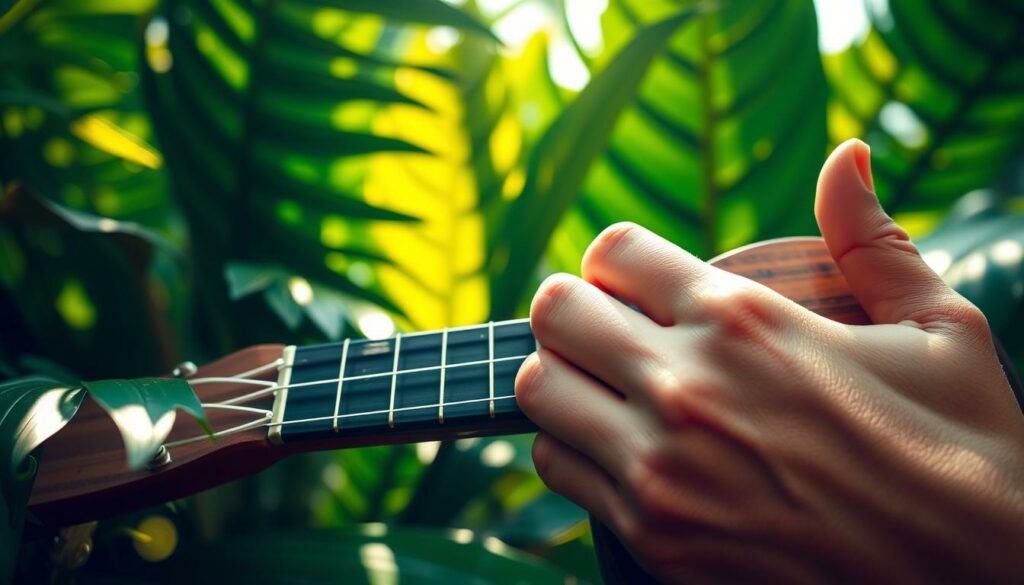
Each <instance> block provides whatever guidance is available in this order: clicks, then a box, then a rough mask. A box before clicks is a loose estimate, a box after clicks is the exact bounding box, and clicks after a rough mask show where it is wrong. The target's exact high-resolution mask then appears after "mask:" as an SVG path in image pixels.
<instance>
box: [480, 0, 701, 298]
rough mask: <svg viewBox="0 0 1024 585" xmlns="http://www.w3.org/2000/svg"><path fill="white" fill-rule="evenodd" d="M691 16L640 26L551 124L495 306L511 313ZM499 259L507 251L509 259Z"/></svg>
mask: <svg viewBox="0 0 1024 585" xmlns="http://www.w3.org/2000/svg"><path fill="white" fill-rule="evenodd" d="M692 17H693V12H692V11H689V10H688V11H685V12H683V13H680V14H677V15H675V16H672V17H670V18H667V19H665V20H663V21H661V22H658V23H656V24H653V25H650V26H648V27H644V28H642V29H641V30H639V31H638V32H637V34H636V36H635V37H634V39H633V40H632V41H631V42H630V43H629V45H628V46H627V47H626V48H625V49H623V50H622V52H621V53H619V54H618V55H617V56H616V57H615V59H614V60H613V61H612V62H611V63H610V64H609V65H608V67H607V68H606V69H605V70H604V71H602V72H601V73H600V74H598V75H597V76H596V77H594V78H593V79H592V80H591V82H590V84H588V85H587V87H586V88H584V90H583V91H582V92H581V93H580V95H579V96H578V97H577V98H576V101H574V102H573V103H572V104H571V105H570V106H569V107H567V108H566V109H565V110H564V111H563V112H562V114H561V115H560V116H559V117H558V119H556V120H555V122H554V123H553V124H552V125H551V126H550V127H549V128H548V130H547V131H546V132H545V134H544V136H543V137H542V138H541V140H540V142H539V144H537V147H536V148H535V149H534V151H533V153H532V154H531V157H530V162H529V167H528V169H527V174H526V184H525V186H524V187H523V191H522V193H521V194H520V195H519V198H518V199H516V201H515V203H514V204H513V207H512V209H511V210H510V212H509V217H508V218H507V219H506V220H505V221H504V222H503V226H502V227H503V228H504V229H503V231H502V232H500V233H499V234H498V236H497V238H496V244H495V246H494V249H495V251H494V253H493V254H494V256H495V257H497V258H498V259H499V261H498V262H495V263H492V282H493V286H492V289H491V290H492V292H491V298H492V302H491V306H492V313H493V314H494V315H497V316H507V315H510V314H511V313H512V311H513V310H514V309H515V305H516V303H517V302H518V300H519V298H520V297H521V296H522V292H523V290H524V289H525V287H526V286H527V284H528V282H529V276H530V273H531V272H532V271H533V269H534V267H535V266H536V264H537V261H538V260H539V258H540V255H541V254H542V253H543V251H544V248H545V247H546V245H547V242H548V239H549V237H550V234H551V233H552V232H553V231H554V230H555V227H556V226H557V225H558V222H559V221H560V220H561V218H562V216H563V215H564V214H565V212H566V211H567V210H568V209H569V207H570V206H571V205H572V204H573V202H574V201H575V200H576V196H577V194H578V191H579V188H580V186H581V185H582V183H583V180H584V178H585V177H586V174H587V171H588V170H589V169H590V166H591V163H593V161H594V160H595V159H596V158H597V157H598V156H599V155H600V154H601V152H602V151H603V150H604V148H605V145H606V144H607V140H608V137H609V136H610V135H611V132H612V129H613V128H614V127H615V123H616V121H617V120H618V116H619V114H620V113H621V112H622V111H623V109H624V108H625V107H626V106H627V105H628V104H629V103H630V101H631V100H632V99H633V98H634V96H635V93H636V89H637V87H639V85H640V82H641V80H643V78H644V74H645V73H646V72H647V68H648V66H649V65H650V64H651V62H652V61H653V60H654V58H655V57H656V56H657V55H658V54H659V53H660V52H661V51H662V50H663V49H664V47H665V44H666V43H667V42H668V41H669V39H670V38H671V37H672V34H673V33H674V32H675V31H676V30H677V29H678V28H679V27H680V26H681V25H682V24H683V23H685V22H687V21H688V20H690V19H691V18H692ZM500 259H507V264H506V263H505V262H501V260H500Z"/></svg>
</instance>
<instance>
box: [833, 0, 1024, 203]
mask: <svg viewBox="0 0 1024 585" xmlns="http://www.w3.org/2000/svg"><path fill="white" fill-rule="evenodd" d="M867 4H868V6H869V7H870V8H871V10H870V14H871V17H872V25H873V27H872V29H871V31H870V33H869V34H868V35H867V36H866V37H865V38H864V39H863V41H862V42H860V43H857V44H855V45H854V46H851V47H850V48H849V49H847V50H846V51H844V52H842V53H839V54H837V55H833V56H829V57H827V58H826V69H827V72H828V76H829V79H830V81H831V84H832V86H833V87H834V90H835V91H834V95H835V99H834V100H833V104H832V106H831V111H830V134H831V139H832V141H833V142H834V143H838V142H840V141H842V140H844V139H846V138H849V137H851V136H862V137H864V138H866V139H867V140H868V142H869V143H870V144H871V146H872V160H873V165H872V167H873V168H872V170H873V172H874V177H875V186H876V189H877V191H878V195H879V198H881V199H882V201H883V203H884V204H885V205H886V208H887V209H888V210H890V211H891V212H902V211H920V210H937V209H938V210H941V209H944V208H945V207H946V206H948V205H949V204H950V203H952V201H953V200H955V199H956V198H957V197H959V196H961V195H962V194H963V193H966V192H967V191H970V190H972V189H978V188H984V187H988V186H990V185H991V183H992V181H994V180H995V179H996V178H998V177H999V176H1000V175H1001V174H1002V173H1004V172H1005V171H1006V170H1007V163H1008V162H1009V161H1010V160H1011V159H1012V157H1013V156H1015V155H1016V154H1018V153H1019V148H1020V146H1021V144H1022V141H1021V136H1022V135H1024V132H1022V131H1024V6H1022V5H1021V4H1020V3H1019V2H1005V1H1002V0H979V1H975V0H937V1H927V0H903V1H900V2H887V3H884V5H883V4H881V3H870V2H869V3H867Z"/></svg>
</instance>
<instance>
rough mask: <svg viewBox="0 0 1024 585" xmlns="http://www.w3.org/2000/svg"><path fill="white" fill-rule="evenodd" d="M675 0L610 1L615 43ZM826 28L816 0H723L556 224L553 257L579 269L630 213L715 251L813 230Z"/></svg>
mask: <svg viewBox="0 0 1024 585" xmlns="http://www.w3.org/2000/svg"><path fill="white" fill-rule="evenodd" d="M676 6H678V3H677V2H670V1H660V2H646V1H644V2H640V1H637V0H613V1H612V2H610V3H609V8H608V10H607V11H606V13H605V15H604V17H603V30H604V38H605V44H606V51H605V54H607V53H608V52H611V51H615V50H616V48H617V47H618V46H620V45H621V44H622V43H623V42H625V40H626V39H629V38H632V36H633V35H634V34H635V31H636V30H638V27H640V26H642V24H643V23H646V22H650V21H651V20H652V19H656V18H658V17H659V16H660V15H662V14H664V13H665V12H666V11H669V10H673V9H676ZM816 29H817V26H816V21H815V14H814V6H813V4H812V2H810V0H772V1H769V2H750V1H741V2H721V3H714V4H712V5H710V6H709V8H708V9H707V10H705V11H704V12H703V13H701V14H700V15H699V16H697V17H696V18H694V19H693V21H692V22H690V23H688V24H686V25H685V26H683V27H682V30H680V31H679V32H678V33H677V34H676V35H675V36H674V37H673V39H672V41H671V42H670V43H669V46H668V49H667V50H666V51H665V52H664V53H663V54H662V55H661V56H660V57H659V58H658V59H657V60H656V61H655V63H654V65H653V66H652V67H651V71H650V73H649V74H648V75H647V77H646V79H645V80H644V83H643V85H642V87H641V89H640V91H639V95H637V96H636V98H635V100H634V101H633V103H632V105H631V107H630V108H629V109H627V111H626V112H625V114H624V115H623V118H622V121H621V122H620V123H619V124H618V126H617V127H616V130H615V133H614V135H613V136H612V139H611V144H610V145H609V146H608V148H607V150H606V151H605V153H604V156H603V158H602V159H601V160H600V162H599V163H598V164H597V165H595V168H594V169H593V170H592V171H591V172H590V174H589V175H588V178H587V181H586V183H585V185H584V190H583V194H582V196H581V198H580V201H579V205H578V206H577V208H576V209H575V210H574V212H573V213H572V214H570V215H569V216H568V217H566V218H565V220H564V221H563V222H562V224H561V226H560V228H559V230H558V232H557V233H556V235H555V238H554V239H553V242H552V245H551V248H550V249H549V252H550V254H549V258H550V259H551V261H552V264H553V267H555V268H559V269H563V270H569V271H577V270H578V269H579V268H578V267H579V259H580V256H581V254H582V251H583V250H584V248H585V247H586V245H587V244H588V243H589V242H590V240H591V239H592V238H593V237H594V235H596V233H597V232H598V231H599V230H600V229H602V228H603V227H605V226H607V225H608V224H610V223H613V222H615V221H620V220H631V221H636V222H638V223H640V224H643V225H646V226H648V227H649V228H651V229H653V230H654V231H656V232H658V233H660V234H662V235H664V236H665V237H667V238H669V239H671V240H673V241H675V242H676V243H678V244H680V245H682V246H683V247H685V248H686V249H688V250H690V251H692V252H693V253H695V254H697V255H700V256H704V257H707V256H710V255H713V254H716V253H718V252H721V251H723V250H726V249H730V248H733V247H735V246H738V245H741V244H744V243H747V242H750V241H753V240H758V239H763V238H767V237H772V236H781V235H792V234H802V233H808V232H810V231H812V230H813V229H814V220H813V215H812V211H811V209H812V205H811V204H812V200H813V194H814V182H815V178H816V176H817V172H818V168H819V167H820V164H821V161H822V155H823V153H824V151H825V142H826V132H825V98H826V86H825V79H824V74H823V72H822V67H821V62H820V59H819V56H818V51H817V46H816V41H815V39H816ZM607 59H608V57H607V56H599V58H598V59H597V61H596V63H597V65H596V66H597V67H600V64H601V63H602V61H607Z"/></svg>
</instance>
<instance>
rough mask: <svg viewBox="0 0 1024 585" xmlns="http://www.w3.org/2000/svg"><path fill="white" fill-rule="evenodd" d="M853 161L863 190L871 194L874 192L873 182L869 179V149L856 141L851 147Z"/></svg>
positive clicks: (864, 144)
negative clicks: (862, 184) (855, 163)
mask: <svg viewBox="0 0 1024 585" xmlns="http://www.w3.org/2000/svg"><path fill="white" fill-rule="evenodd" d="M853 154H854V157H853V158H854V160H855V161H856V162H857V171H859V172H860V180H861V181H862V182H863V183H864V188H865V189H867V190H868V191H871V192H872V193H874V192H875V180H874V179H873V178H872V177H871V147H870V146H868V145H867V144H866V143H864V142H861V141H860V140H858V141H857V142H856V145H855V146H854V147H853Z"/></svg>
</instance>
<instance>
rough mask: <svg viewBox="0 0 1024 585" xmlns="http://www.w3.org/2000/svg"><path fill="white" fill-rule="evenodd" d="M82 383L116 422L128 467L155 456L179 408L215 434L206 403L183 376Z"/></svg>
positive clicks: (143, 463) (139, 464) (137, 465)
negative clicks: (126, 456)
mask: <svg viewBox="0 0 1024 585" xmlns="http://www.w3.org/2000/svg"><path fill="white" fill-rule="evenodd" d="M83 384H84V386H85V388H86V389H87V390H88V391H89V394H90V396H92V397H93V399H94V400H95V401H96V402H97V403H98V404H99V405H100V406H102V407H103V409H104V410H106V411H107V413H109V414H110V416H111V418H113V419H114V422H115V423H117V428H118V430H120V431H121V437H122V438H123V439H124V446H125V451H126V452H127V455H128V467H130V468H132V469H139V468H141V467H142V466H143V465H145V464H146V463H148V462H149V461H150V460H151V459H153V456H154V455H155V454H156V452H157V450H158V449H159V448H160V445H162V444H163V443H164V440H165V439H166V438H167V435H168V434H170V432H171V428H172V427H173V426H174V419H175V416H176V409H178V408H180V409H182V410H184V411H185V412H187V413H189V414H191V415H192V416H194V417H195V418H196V420H197V421H198V422H199V424H200V426H202V427H203V429H205V430H206V432H207V433H208V434H211V435H212V434H213V431H212V429H211V428H210V425H209V423H208V422H207V421H206V415H205V414H204V413H203V405H202V404H201V403H200V402H199V398H198V397H197V396H196V393H195V392H194V391H193V390H192V387H191V386H189V384H188V382H186V381H185V380H183V379H180V378H148V379H146V378H143V379H136V380H99V381H95V382H83Z"/></svg>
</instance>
